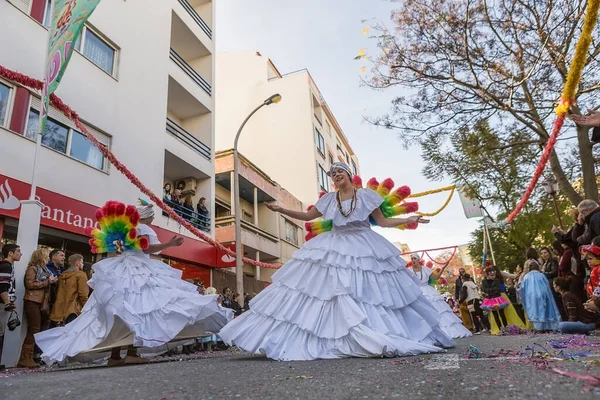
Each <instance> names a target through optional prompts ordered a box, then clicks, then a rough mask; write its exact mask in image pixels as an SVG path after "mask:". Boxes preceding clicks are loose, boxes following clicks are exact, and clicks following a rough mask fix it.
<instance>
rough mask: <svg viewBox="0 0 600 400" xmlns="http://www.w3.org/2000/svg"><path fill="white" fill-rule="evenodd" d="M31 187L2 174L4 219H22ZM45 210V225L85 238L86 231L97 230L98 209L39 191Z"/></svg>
mask: <svg viewBox="0 0 600 400" xmlns="http://www.w3.org/2000/svg"><path fill="white" fill-rule="evenodd" d="M30 190H31V186H30V185H29V184H28V183H25V182H22V181H19V180H16V179H13V178H9V177H7V176H5V175H2V174H0V215H4V216H7V217H13V218H17V219H18V218H19V214H20V209H21V200H26V199H28V198H29V192H30ZM37 199H38V200H39V201H40V202H41V203H42V204H43V205H44V208H42V225H45V226H49V227H52V228H57V229H61V230H64V231H69V232H73V233H77V234H81V235H85V228H87V227H88V226H92V227H93V226H96V217H95V215H96V210H97V209H98V207H97V206H93V205H91V204H87V203H83V202H81V201H78V200H75V199H72V198H70V197H67V196H63V195H61V194H58V193H54V192H51V191H49V190H46V189H42V188H38V189H37Z"/></svg>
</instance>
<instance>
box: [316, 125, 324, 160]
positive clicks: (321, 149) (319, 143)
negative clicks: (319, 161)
mask: <svg viewBox="0 0 600 400" xmlns="http://www.w3.org/2000/svg"><path fill="white" fill-rule="evenodd" d="M315 142H316V143H317V150H319V153H321V155H322V156H323V157H325V139H323V135H321V132H319V130H318V129H317V128H315Z"/></svg>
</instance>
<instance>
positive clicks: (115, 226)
mask: <svg viewBox="0 0 600 400" xmlns="http://www.w3.org/2000/svg"><path fill="white" fill-rule="evenodd" d="M96 220H97V221H98V225H99V226H100V229H98V228H91V227H88V228H87V229H86V234H87V235H89V236H91V239H90V240H89V243H90V246H92V253H121V252H123V251H125V250H143V249H146V248H148V239H147V238H145V237H142V238H139V237H138V235H137V225H138V222H139V221H140V214H139V213H138V211H137V210H136V208H135V206H132V205H129V206H127V205H125V204H123V203H121V202H118V201H112V200H111V201H108V202H107V203H106V204H105V205H104V206H103V207H102V208H100V209H98V210H97V211H96Z"/></svg>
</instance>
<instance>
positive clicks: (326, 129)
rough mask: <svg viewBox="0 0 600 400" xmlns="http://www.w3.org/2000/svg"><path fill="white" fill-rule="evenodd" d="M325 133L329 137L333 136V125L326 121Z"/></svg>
mask: <svg viewBox="0 0 600 400" xmlns="http://www.w3.org/2000/svg"><path fill="white" fill-rule="evenodd" d="M325 131H326V132H327V134H328V135H329V136H331V124H330V123H329V121H325Z"/></svg>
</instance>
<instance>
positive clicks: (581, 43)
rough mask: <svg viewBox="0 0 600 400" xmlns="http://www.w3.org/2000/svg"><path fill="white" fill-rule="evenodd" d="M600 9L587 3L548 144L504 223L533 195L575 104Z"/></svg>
mask: <svg viewBox="0 0 600 400" xmlns="http://www.w3.org/2000/svg"><path fill="white" fill-rule="evenodd" d="M599 8H600V0H589V1H588V3H587V13H586V15H585V18H584V22H583V28H582V30H581V36H580V37H579V40H578V41H577V45H576V46H575V54H574V56H573V60H572V61H571V68H570V70H569V73H568V74H567V82H566V84H565V87H564V89H563V92H562V95H561V97H560V103H559V105H558V107H556V110H555V111H556V115H557V117H556V120H555V121H554V127H553V128H552V133H551V135H550V137H549V138H548V142H546V146H545V147H544V151H543V153H542V157H541V158H540V161H539V163H538V165H537V167H536V169H535V172H534V173H533V177H532V179H531V182H529V186H528V187H527V190H525V193H524V194H523V197H521V200H519V203H518V204H517V206H516V207H515V209H514V210H513V211H512V212H511V213H510V215H509V216H508V218H507V219H506V221H507V222H508V223H511V222H512V221H513V220H514V219H515V217H516V216H517V215H518V214H519V213H520V212H521V210H522V209H523V207H524V206H525V204H527V201H528V200H529V198H530V197H531V194H532V193H533V189H534V188H535V186H536V185H537V183H538V181H539V179H540V176H541V175H542V173H543V172H544V168H545V167H546V164H547V163H548V159H549V158H550V155H551V154H552V150H553V149H554V145H555V144H556V141H557V139H558V134H559V133H560V130H561V128H562V126H563V125H564V123H565V119H566V117H567V113H568V112H569V109H570V108H571V106H572V105H573V104H575V100H576V98H575V96H576V93H577V88H578V87H579V81H580V80H581V74H582V72H583V67H584V66H585V61H586V57H587V52H588V50H589V48H590V44H591V43H592V32H593V31H594V27H595V26H596V23H597V22H598V9H599Z"/></svg>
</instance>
